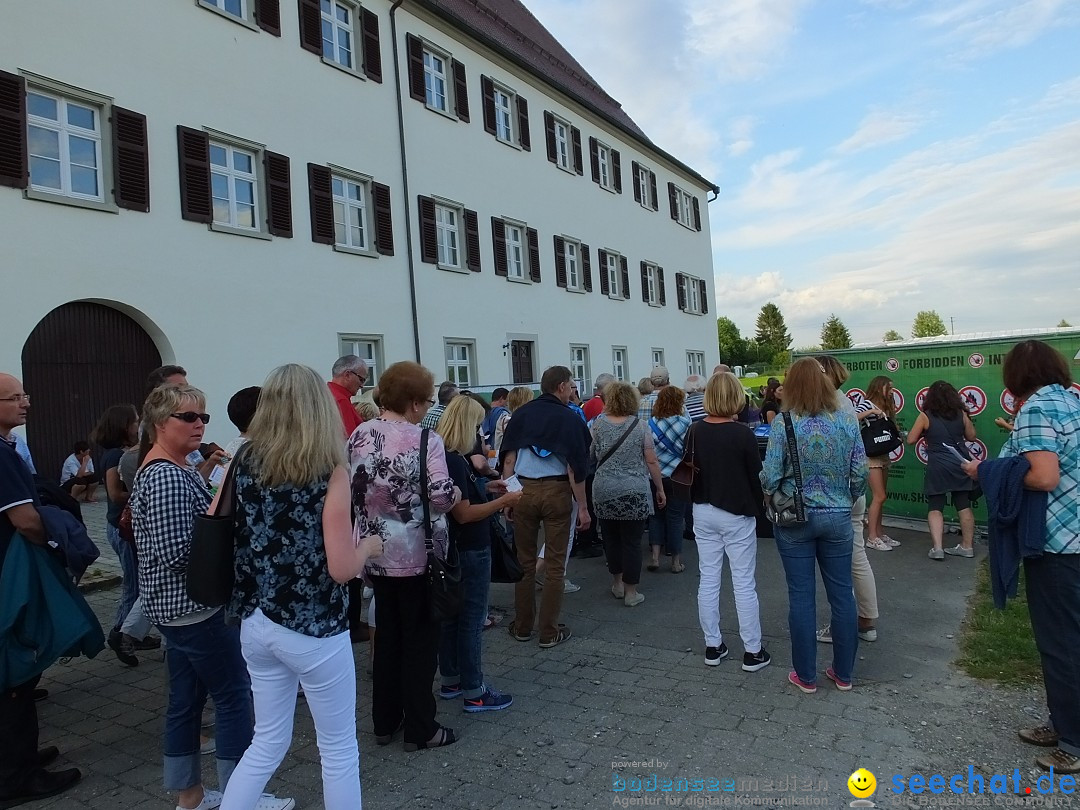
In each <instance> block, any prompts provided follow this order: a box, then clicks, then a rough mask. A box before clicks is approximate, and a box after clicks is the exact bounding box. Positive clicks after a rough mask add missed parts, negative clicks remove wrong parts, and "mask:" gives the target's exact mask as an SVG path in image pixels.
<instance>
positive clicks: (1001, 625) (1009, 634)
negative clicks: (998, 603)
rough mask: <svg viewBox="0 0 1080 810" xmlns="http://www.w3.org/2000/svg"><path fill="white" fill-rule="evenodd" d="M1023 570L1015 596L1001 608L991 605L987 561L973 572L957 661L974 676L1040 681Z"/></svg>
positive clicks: (1011, 682)
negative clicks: (972, 592) (972, 594)
mask: <svg viewBox="0 0 1080 810" xmlns="http://www.w3.org/2000/svg"><path fill="white" fill-rule="evenodd" d="M1025 594H1026V591H1025V590H1024V571H1023V568H1021V569H1020V584H1019V587H1018V589H1017V596H1016V598H1015V599H1010V600H1009V601H1008V604H1006V605H1005V609H1004V610H998V609H997V608H995V607H994V598H993V595H992V593H991V590H990V564H989V561H983V562H982V563H981V564H980V565H979V568H978V571H977V572H976V574H975V595H974V596H973V597H972V600H971V604H970V606H969V608H968V617H967V622H966V623H965V625H964V631H963V635H962V637H961V639H960V659H959V660H958V661H957V664H958V665H959V666H960V668H961V669H962V670H964V671H965V672H966V673H967V674H968V675H970V676H971V677H973V678H979V679H982V680H989V681H996V682H997V683H1000V684H1005V685H1009V686H1029V685H1031V684H1039V683H1042V665H1041V664H1040V662H1039V651H1038V650H1037V649H1036V648H1035V639H1034V637H1033V636H1032V634H1031V620H1030V619H1029V618H1028V607H1027V598H1026V596H1025Z"/></svg>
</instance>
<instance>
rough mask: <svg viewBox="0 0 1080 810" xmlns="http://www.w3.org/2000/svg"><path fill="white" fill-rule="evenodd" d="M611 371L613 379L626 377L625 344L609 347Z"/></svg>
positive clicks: (620, 379)
mask: <svg viewBox="0 0 1080 810" xmlns="http://www.w3.org/2000/svg"><path fill="white" fill-rule="evenodd" d="M611 373H612V374H614V375H615V379H616V380H619V381H620V382H621V381H622V380H625V379H626V347H625V346H612V347H611Z"/></svg>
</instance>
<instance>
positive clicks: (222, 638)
mask: <svg viewBox="0 0 1080 810" xmlns="http://www.w3.org/2000/svg"><path fill="white" fill-rule="evenodd" d="M158 630H160V631H161V635H163V636H164V637H165V647H166V649H165V660H166V662H167V664H168V668H169V706H168V709H167V710H166V713H165V744H164V753H165V789H166V790H186V789H187V788H190V787H194V786H195V785H198V784H200V783H201V782H202V776H201V772H202V768H201V764H200V759H199V756H200V755H199V747H200V743H199V728H200V726H201V725H202V710H203V706H204V705H205V704H206V695H207V693H209V694H210V696H211V697H212V698H213V699H214V712H215V715H216V718H217V719H216V722H215V726H214V728H215V736H216V738H217V768H218V789H219V790H224V789H225V786H226V785H227V784H228V782H229V777H230V776H231V775H232V772H233V769H234V768H235V767H236V763H237V762H239V761H240V758H241V757H242V756H243V755H244V752H245V751H246V750H247V748H248V746H249V745H250V744H251V734H252V716H251V682H250V681H249V680H248V673H247V665H246V664H245V663H244V656H243V655H242V654H241V652H240V628H239V627H238V626H235V625H234V626H231V627H230V626H227V625H226V624H225V612H224V611H222V610H219V611H218V612H217V613H215V614H214V615H213V616H211V617H210V618H208V619H204V620H203V621H201V622H198V623H197V624H189V625H184V626H180V627H175V626H174V627H170V626H168V625H164V624H161V625H158Z"/></svg>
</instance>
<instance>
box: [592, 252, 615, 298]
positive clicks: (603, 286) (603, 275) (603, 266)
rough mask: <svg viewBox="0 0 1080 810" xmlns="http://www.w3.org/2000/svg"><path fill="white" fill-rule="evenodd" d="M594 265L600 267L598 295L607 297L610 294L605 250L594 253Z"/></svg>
mask: <svg viewBox="0 0 1080 810" xmlns="http://www.w3.org/2000/svg"><path fill="white" fill-rule="evenodd" d="M596 263H597V264H599V265H600V294H601V295H608V294H609V293H610V292H611V284H609V283H608V274H607V251H606V250H598V251H596Z"/></svg>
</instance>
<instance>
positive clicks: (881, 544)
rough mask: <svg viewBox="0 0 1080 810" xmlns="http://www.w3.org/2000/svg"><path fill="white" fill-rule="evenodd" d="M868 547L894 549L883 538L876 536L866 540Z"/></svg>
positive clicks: (885, 549)
mask: <svg viewBox="0 0 1080 810" xmlns="http://www.w3.org/2000/svg"><path fill="white" fill-rule="evenodd" d="M866 547H867V548H872V549H874V551H892V546H890V545H889V544H888V543H886V542H885V541H884V540H882V539H881V538H880V537H874V538H871V539H870V540H867V541H866Z"/></svg>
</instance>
